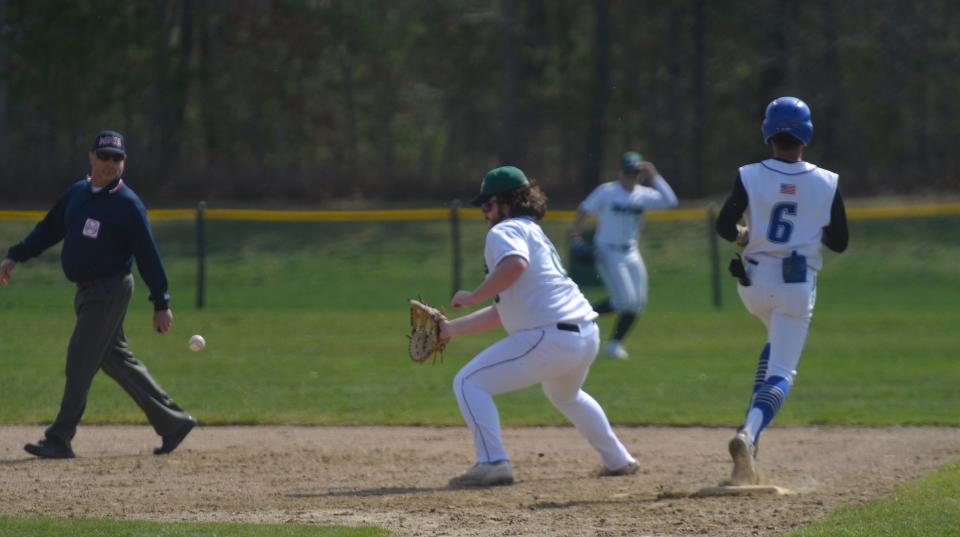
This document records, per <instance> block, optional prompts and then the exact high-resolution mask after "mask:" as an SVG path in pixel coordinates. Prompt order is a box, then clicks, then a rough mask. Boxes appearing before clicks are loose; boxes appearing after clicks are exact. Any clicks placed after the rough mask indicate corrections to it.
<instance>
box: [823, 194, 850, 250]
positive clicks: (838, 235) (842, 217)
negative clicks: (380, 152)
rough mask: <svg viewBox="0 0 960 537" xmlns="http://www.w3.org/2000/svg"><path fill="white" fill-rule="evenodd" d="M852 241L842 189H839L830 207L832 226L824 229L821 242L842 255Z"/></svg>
mask: <svg viewBox="0 0 960 537" xmlns="http://www.w3.org/2000/svg"><path fill="white" fill-rule="evenodd" d="M849 240H850V234H849V231H847V210H846V208H845V207H844V205H843V198H842V197H840V188H839V187H838V188H837V192H836V194H834V195H833V205H831V206H830V225H828V226H827V227H825V228H823V238H822V239H821V242H823V244H825V245H826V247H827V248H830V249H831V250H833V251H834V252H837V253H840V252H842V251H844V250H846V249H847V243H848V242H849Z"/></svg>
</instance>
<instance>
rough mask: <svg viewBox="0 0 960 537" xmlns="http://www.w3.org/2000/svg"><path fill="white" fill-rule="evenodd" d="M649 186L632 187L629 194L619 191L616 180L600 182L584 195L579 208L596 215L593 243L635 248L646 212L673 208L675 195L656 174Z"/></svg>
mask: <svg viewBox="0 0 960 537" xmlns="http://www.w3.org/2000/svg"><path fill="white" fill-rule="evenodd" d="M651 185H652V188H651V187H647V186H643V185H636V186H634V188H633V190H632V191H628V190H627V189H625V188H623V184H622V183H620V181H617V180H614V181H610V182H607V183H603V184H601V185H600V186H598V187H597V188H595V189H594V190H593V192H591V193H590V195H589V196H587V199H585V200H583V203H581V204H580V209H581V210H582V211H583V212H585V213H587V214H599V222H597V231H596V233H595V234H594V236H593V241H594V243H596V244H615V245H618V246H621V245H622V246H636V244H637V235H638V234H639V232H640V228H641V227H642V226H643V223H644V221H645V220H646V218H645V216H644V212H645V211H647V210H649V209H670V208H672V207H676V206H677V195H676V194H674V193H673V189H671V188H670V185H668V184H667V182H666V181H665V180H664V179H663V177H660V176H659V175H658V176H656V177H654V178H653V181H651Z"/></svg>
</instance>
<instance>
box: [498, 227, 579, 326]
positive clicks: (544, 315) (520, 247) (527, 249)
mask: <svg viewBox="0 0 960 537" xmlns="http://www.w3.org/2000/svg"><path fill="white" fill-rule="evenodd" d="M512 255H515V256H519V257H521V258H523V259H525V260H526V261H527V264H528V266H527V269H526V270H524V271H523V274H521V275H520V278H519V279H518V280H517V281H516V282H514V283H513V285H511V286H510V287H508V288H507V289H505V290H504V291H502V292H501V293H500V294H499V295H498V296H497V297H496V298H495V299H494V307H496V308H497V313H499V315H500V322H501V323H502V324H503V327H504V329H506V331H507V333H509V334H512V333H514V332H516V331H518V330H525V329H528V328H537V327H540V326H547V325H551V324H556V323H559V322H564V321H566V322H581V321H591V320H593V319H596V318H597V314H596V312H594V311H593V308H592V307H591V306H590V303H589V302H588V301H587V299H586V297H584V296H583V293H581V292H580V288H579V287H577V284H576V283H574V281H573V280H572V279H570V278H569V277H568V276H567V273H566V271H565V270H564V269H563V265H562V264H561V262H560V256H559V255H558V254H557V249H556V248H554V247H553V243H551V242H550V239H549V238H547V236H546V234H544V232H543V229H541V228H540V226H539V225H538V224H537V223H536V222H534V221H533V220H532V219H530V218H526V217H518V218H508V219H506V220H504V221H502V222H499V223H497V225H495V226H493V227H492V228H490V231H488V232H487V242H486V247H485V248H484V251H483V260H484V263H485V264H486V267H487V269H488V272H492V271H493V269H494V268H495V267H496V266H497V265H498V264H499V263H500V262H501V261H503V259H504V258H505V257H508V256H512Z"/></svg>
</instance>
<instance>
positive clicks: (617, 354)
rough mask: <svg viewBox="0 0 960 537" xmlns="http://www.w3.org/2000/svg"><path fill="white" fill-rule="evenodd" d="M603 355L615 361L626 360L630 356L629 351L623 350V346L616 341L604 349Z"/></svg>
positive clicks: (613, 340)
mask: <svg viewBox="0 0 960 537" xmlns="http://www.w3.org/2000/svg"><path fill="white" fill-rule="evenodd" d="M603 353H604V354H606V355H607V356H609V357H610V358H613V359H614V360H626V359H627V358H628V357H629V356H630V355H629V354H627V349H624V348H623V344H622V343H620V342H619V341H617V340H615V339H612V340H610V343H607V346H606V347H604V348H603Z"/></svg>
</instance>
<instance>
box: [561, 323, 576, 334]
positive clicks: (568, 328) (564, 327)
mask: <svg viewBox="0 0 960 537" xmlns="http://www.w3.org/2000/svg"><path fill="white" fill-rule="evenodd" d="M557 330H566V331H567V332H577V333H579V332H580V327H579V326H577V325H575V324H570V323H557Z"/></svg>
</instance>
